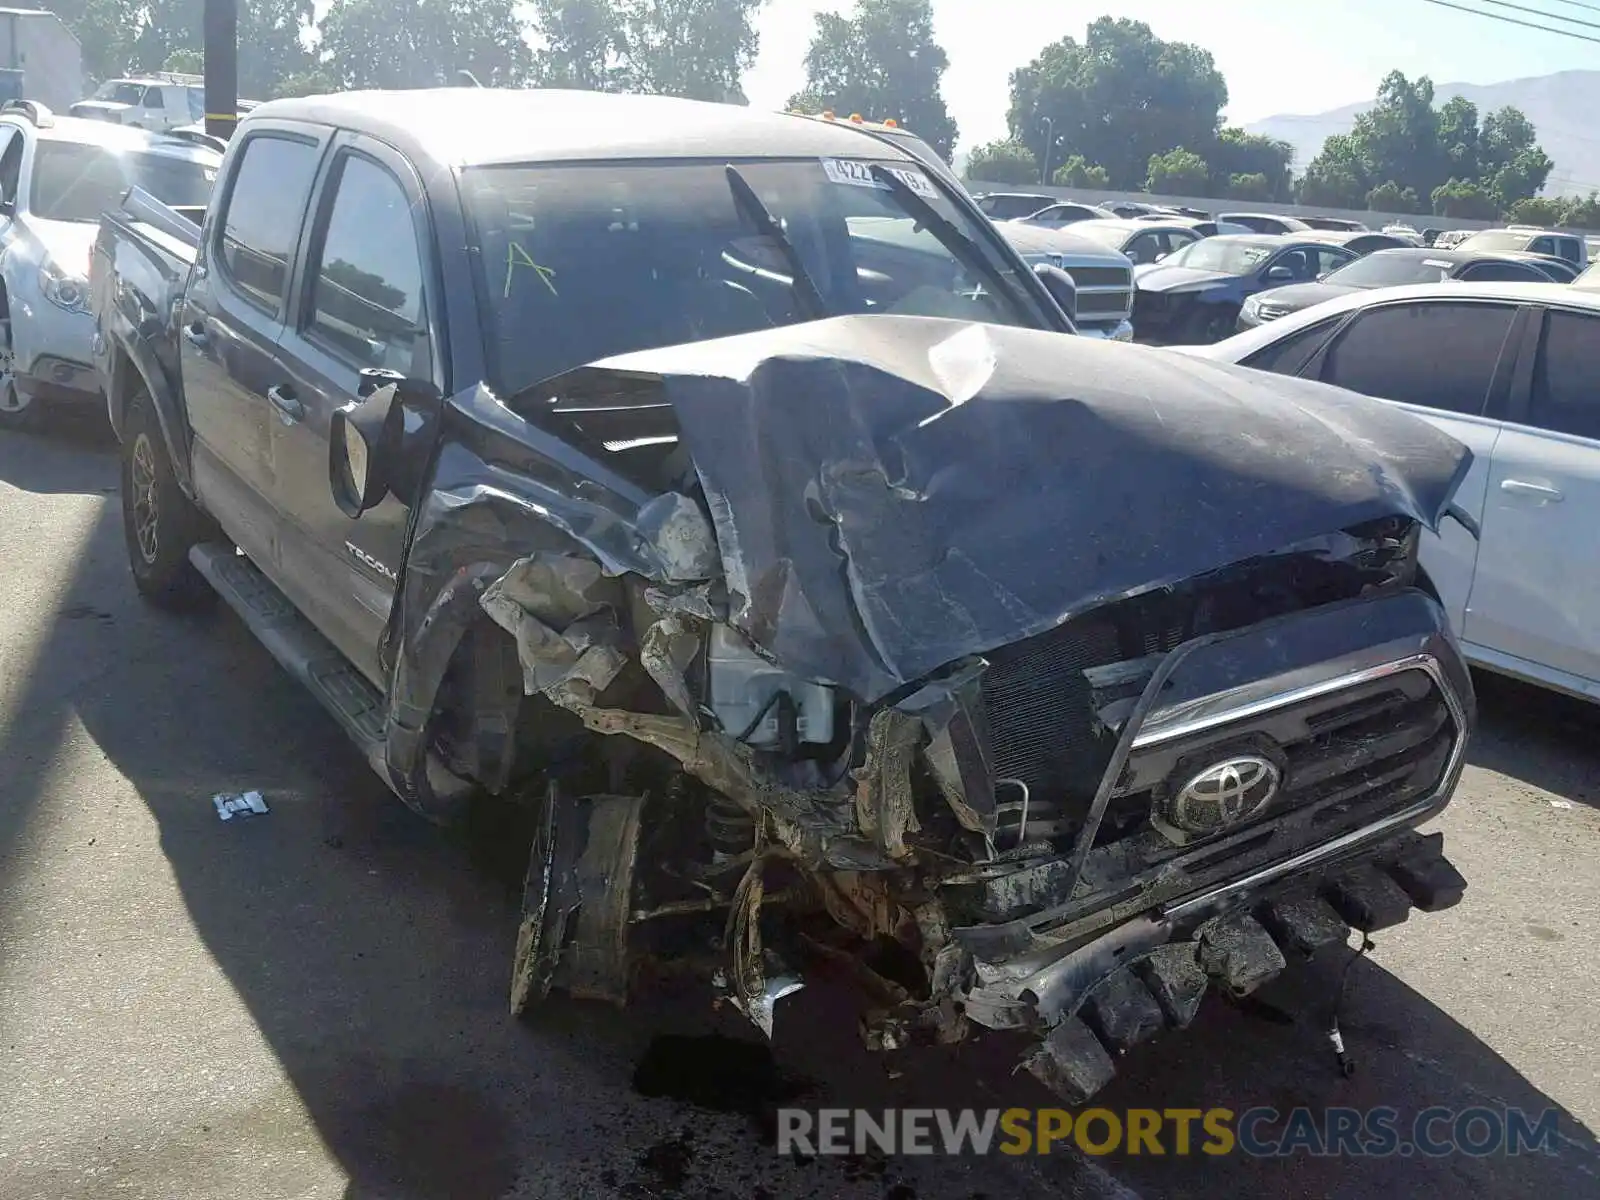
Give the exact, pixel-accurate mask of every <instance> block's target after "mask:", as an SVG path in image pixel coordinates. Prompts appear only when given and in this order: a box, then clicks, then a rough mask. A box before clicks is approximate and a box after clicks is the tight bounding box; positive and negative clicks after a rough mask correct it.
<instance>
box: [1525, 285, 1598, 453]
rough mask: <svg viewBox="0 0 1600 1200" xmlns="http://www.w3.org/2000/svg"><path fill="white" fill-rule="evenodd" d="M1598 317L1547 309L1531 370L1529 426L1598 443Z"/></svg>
mask: <svg viewBox="0 0 1600 1200" xmlns="http://www.w3.org/2000/svg"><path fill="white" fill-rule="evenodd" d="M1597 381H1600V317H1591V316H1586V315H1584V314H1581V313H1574V312H1562V311H1560V310H1556V309H1552V310H1551V311H1550V312H1549V314H1548V315H1547V316H1546V317H1545V325H1544V333H1543V334H1542V336H1541V337H1540V345H1539V359H1538V362H1537V363H1536V364H1535V366H1534V370H1533V392H1532V395H1531V396H1530V397H1529V404H1528V423H1529V424H1530V425H1536V426H1538V427H1539V428H1540V429H1551V430H1554V431H1555V432H1557V433H1572V434H1577V435H1578V436H1579V437H1586V438H1596V439H1600V385H1597Z"/></svg>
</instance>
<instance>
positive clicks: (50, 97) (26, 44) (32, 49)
mask: <svg viewBox="0 0 1600 1200" xmlns="http://www.w3.org/2000/svg"><path fill="white" fill-rule="evenodd" d="M0 20H4V18H0ZM16 25H17V49H18V51H19V57H20V58H21V61H20V62H18V63H17V65H18V66H19V67H21V68H22V70H23V77H22V78H23V95H24V96H25V97H26V98H27V99H29V100H41V101H43V102H44V104H45V105H46V106H47V107H49V108H52V109H54V110H55V111H56V112H60V113H64V112H66V111H67V109H68V108H69V107H71V106H72V105H74V104H76V103H77V102H78V101H79V100H82V99H83V94H84V93H83V50H82V48H81V47H80V46H79V45H78V39H77V38H75V37H73V36H72V31H71V30H69V29H68V28H67V27H66V26H65V25H63V24H62V23H61V18H59V17H57V16H56V15H55V14H54V13H38V14H31V13H30V14H29V15H27V16H19V17H17V18H16Z"/></svg>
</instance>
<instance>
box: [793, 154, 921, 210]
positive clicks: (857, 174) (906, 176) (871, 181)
mask: <svg viewBox="0 0 1600 1200" xmlns="http://www.w3.org/2000/svg"><path fill="white" fill-rule="evenodd" d="M884 170H886V171H888V172H889V174H891V175H893V176H894V177H895V178H896V179H898V180H899V181H900V182H901V183H903V184H905V185H906V186H907V187H908V188H910V189H911V190H912V191H913V192H915V193H916V194H917V195H919V196H922V197H925V198H926V199H929V200H937V199H938V198H939V189H938V188H936V187H934V186H933V184H932V183H930V182H929V181H928V177H927V176H926V175H924V174H923V173H922V172H921V171H908V170H906V169H905V168H903V167H885V168H884ZM822 172H823V174H825V175H826V176H827V177H828V180H829V182H830V183H842V184H845V185H846V186H848V187H866V188H878V189H880V190H884V189H886V187H887V185H886V184H884V183H882V182H881V181H880V180H878V179H877V178H875V177H874V176H873V174H872V164H871V163H865V162H861V161H859V160H858V159H853V158H825V159H823V160H822Z"/></svg>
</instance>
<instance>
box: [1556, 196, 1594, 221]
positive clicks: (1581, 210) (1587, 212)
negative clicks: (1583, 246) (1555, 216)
mask: <svg viewBox="0 0 1600 1200" xmlns="http://www.w3.org/2000/svg"><path fill="white" fill-rule="evenodd" d="M1561 223H1562V224H1563V225H1565V226H1568V227H1569V228H1572V229H1600V192H1590V193H1589V195H1588V196H1587V197H1586V198H1583V199H1579V198H1578V197H1576V196H1574V197H1572V199H1571V200H1569V201H1568V202H1567V211H1566V212H1565V213H1563V214H1562V217H1561Z"/></svg>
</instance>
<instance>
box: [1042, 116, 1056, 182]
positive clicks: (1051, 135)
mask: <svg viewBox="0 0 1600 1200" xmlns="http://www.w3.org/2000/svg"><path fill="white" fill-rule="evenodd" d="M1055 141H1056V123H1055V121H1053V120H1052V119H1051V118H1049V117H1045V118H1044V165H1043V166H1042V167H1040V168H1039V182H1040V183H1049V182H1050V151H1051V150H1053V149H1055Z"/></svg>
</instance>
